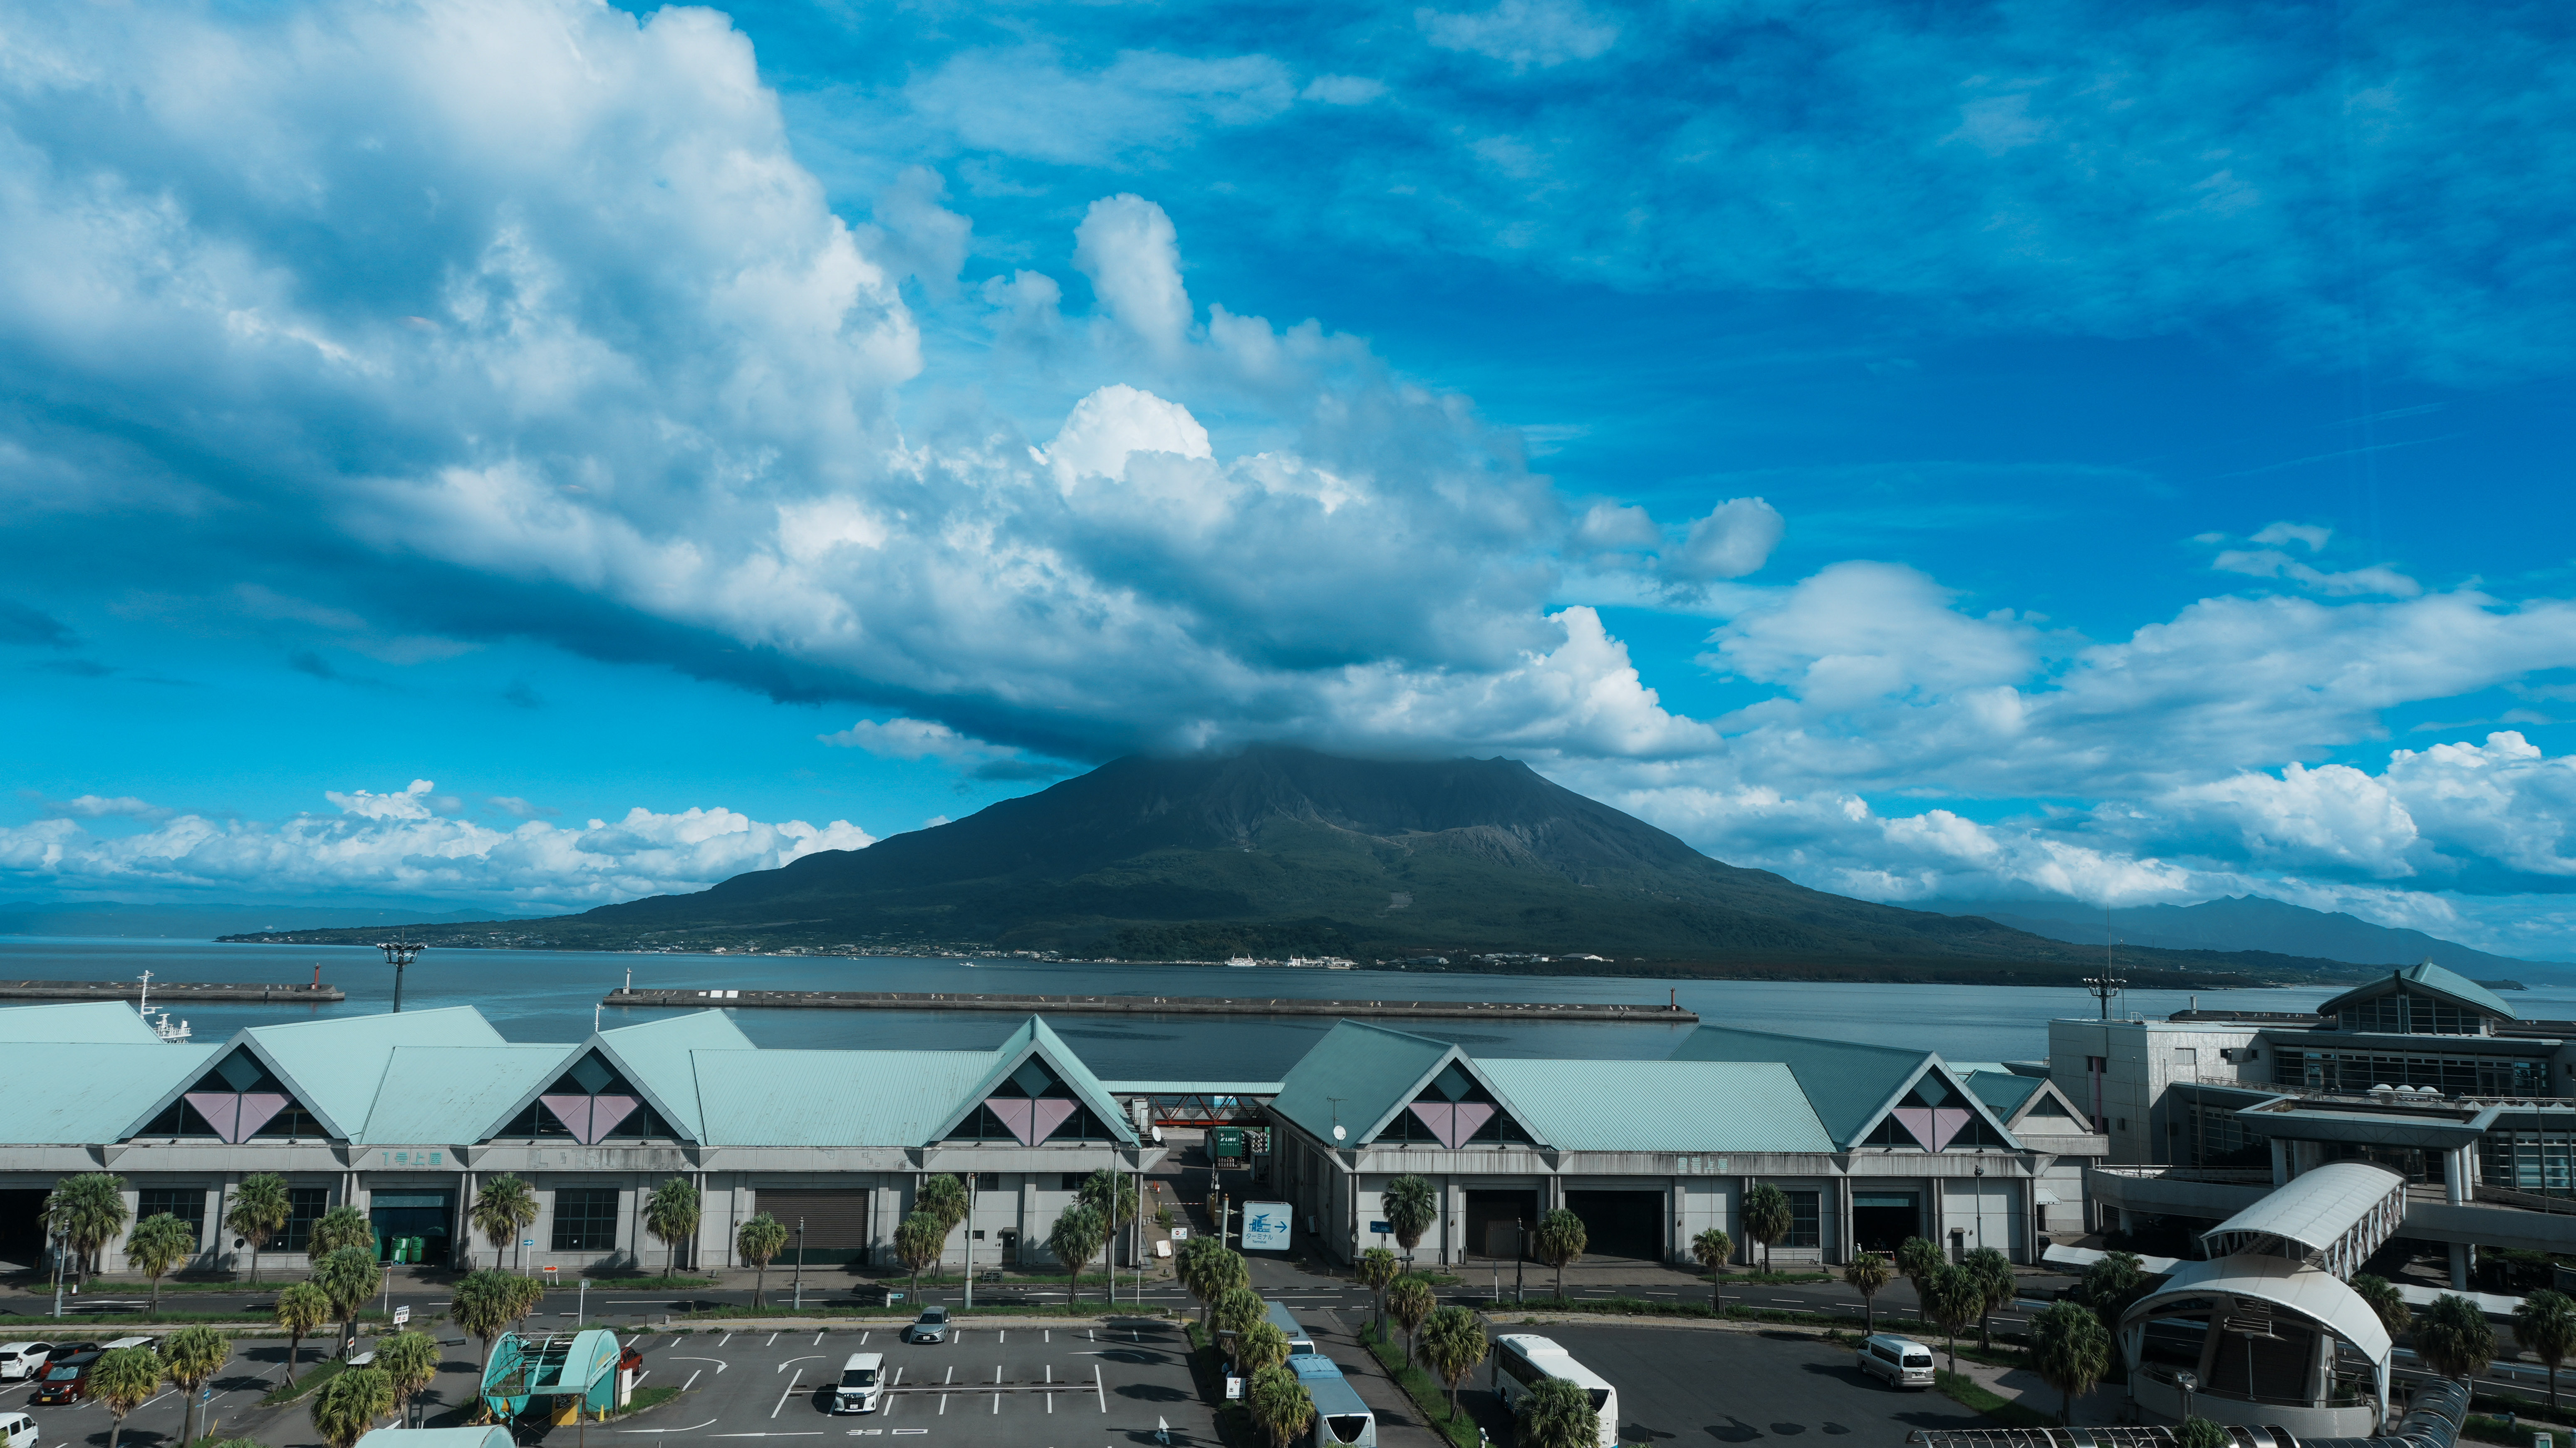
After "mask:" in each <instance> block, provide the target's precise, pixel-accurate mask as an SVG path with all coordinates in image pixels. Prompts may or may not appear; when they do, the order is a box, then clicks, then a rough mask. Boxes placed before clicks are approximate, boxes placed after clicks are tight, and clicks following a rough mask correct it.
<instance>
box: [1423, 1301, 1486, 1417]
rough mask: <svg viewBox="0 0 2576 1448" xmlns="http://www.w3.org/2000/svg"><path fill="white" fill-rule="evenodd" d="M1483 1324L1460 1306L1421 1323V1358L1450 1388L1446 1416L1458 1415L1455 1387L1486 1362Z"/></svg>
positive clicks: (1449, 1308) (1436, 1313) (1434, 1314)
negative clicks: (1426, 1360)
mask: <svg viewBox="0 0 2576 1448" xmlns="http://www.w3.org/2000/svg"><path fill="white" fill-rule="evenodd" d="M1485 1349H1486V1343H1485V1325H1484V1324H1483V1323H1481V1322H1478V1321H1477V1320H1476V1314H1474V1313H1472V1312H1469V1311H1468V1310H1467V1309H1465V1308H1463V1307H1455V1306H1452V1307H1444V1308H1442V1309H1440V1310H1439V1311H1438V1312H1435V1313H1433V1314H1431V1318H1430V1320H1429V1321H1427V1322H1425V1323H1423V1324H1422V1355H1423V1356H1424V1357H1425V1358H1427V1359H1429V1360H1430V1363H1431V1370H1432V1371H1433V1372H1435V1373H1438V1374H1439V1375H1440V1381H1441V1382H1443V1383H1445V1384H1447V1385H1448V1388H1449V1416H1450V1417H1451V1418H1456V1417H1457V1416H1458V1384H1459V1383H1460V1382H1462V1381H1464V1380H1465V1379H1466V1376H1467V1374H1468V1373H1469V1372H1470V1371H1472V1370H1473V1369H1474V1368H1475V1366H1476V1364H1478V1363H1480V1362H1483V1361H1484V1360H1485Z"/></svg>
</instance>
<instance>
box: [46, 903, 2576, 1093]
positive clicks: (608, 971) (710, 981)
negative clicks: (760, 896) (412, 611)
mask: <svg viewBox="0 0 2576 1448" xmlns="http://www.w3.org/2000/svg"><path fill="white" fill-rule="evenodd" d="M316 967H319V973H320V977H321V979H322V980H323V981H324V982H325V983H327V984H330V985H335V986H338V987H339V988H340V989H342V990H343V991H346V992H347V993H348V997H349V999H348V1000H347V1001H346V1002H345V1003H343V1004H340V1005H336V1006H333V1005H303V1006H296V1005H281V1006H261V1005H206V1006H200V1005H191V1006H189V1007H187V1008H186V1010H185V1011H184V1012H183V1013H182V1014H184V1015H185V1017H186V1018H187V1019H188V1020H189V1022H190V1024H191V1026H192V1027H193V1029H194V1030H195V1032H196V1039H197V1040H199V1041H218V1040H221V1039H223V1038H224V1037H226V1036H228V1035H230V1034H231V1033H232V1032H234V1031H236V1030H239V1029H241V1028H242V1027H244V1026H252V1025H269V1024H277V1023H282V1022H286V1021H297V1020H310V1019H316V1018H322V1017H331V1016H344V1015H366V1014H375V1013H378V1012H382V1011H385V1010H388V1009H390V1008H391V1006H392V1003H393V972H392V970H391V969H390V968H389V967H387V966H386V964H385V962H384V957H383V956H382V954H380V953H379V952H377V951H374V950H370V949H366V948H363V947H356V946H312V945H291V946H290V945H249V944H240V945H225V944H214V943H211V942H206V941H195V940H149V939H133V938H114V939H108V938H98V939H88V938H71V937H43V936H15V937H0V979H10V980H30V979H33V980H132V979H134V978H135V977H136V976H138V975H140V974H141V973H142V972H144V971H145V970H150V971H151V972H152V975H153V979H155V980H172V981H228V982H244V983H276V984H302V983H305V982H308V981H310V980H312V979H313V978H314V975H315V971H316ZM630 972H631V973H632V979H633V981H634V984H635V985H636V986H637V987H638V988H652V989H665V990H707V989H719V988H721V989H735V990H883V991H949V992H988V993H1013V994H1016V993H1029V994H1047V995H1065V994H1104V995H1209V996H1225V997H1232V998H1237V999H1240V998H1245V997H1253V998H1270V997H1278V998H1295V999H1338V1000H1370V999H1375V1000H1469V1001H1495V1002H1504V1001H1616V1002H1632V1003H1641V1004H1646V1003H1651V1004H1663V1003H1665V1002H1666V1001H1668V1000H1669V1001H1674V1002H1678V1003H1679V1004H1681V1005H1683V1006H1686V1007H1688V1008H1689V1009H1691V1010H1693V1011H1696V1012H1698V1013H1699V1015H1700V1017H1701V1019H1702V1020H1704V1021H1706V1022H1708V1023H1710V1024H1722V1025H1730V1026H1739V1027H1743V1028H1746V1029H1751V1030H1762V1031H1778V1032H1782V1033H1785V1034H1789V1035H1800V1036H1821V1037H1826V1038H1829V1039H1834V1040H1844V1041H1860V1042H1865V1043H1869V1044H1874V1045H1886V1046H1903V1047H1907V1048H1911V1049H1918V1050H1931V1051H1938V1052H1940V1053H1941V1054H1942V1055H1943V1056H1944V1057H1947V1058H1948V1059H1951V1060H1954V1061H1996V1060H2031V1059H2038V1058H2041V1057H2044V1056H2045V1055H2046V1054H2047V1049H2048V1022H2049V1021H2050V1020H2052V1019H2055V1018H2059V1017H2079V1016H2080V1017H2089V1016H2093V1015H2095V1014H2096V1013H2097V1010H2098V1007H2097V1005H2096V1003H2095V1002H2094V1001H2093V999H2092V998H2091V997H2090V996H2088V995H2086V994H2085V993H2084V992H2083V991H2081V990H2075V989H2058V988H2045V987H2024V986H1973V985H1913V984H1858V985H1855V984H1818V983H1810V982H1803V981H1760V980H1691V981H1670V980H1648V979H1641V978H1636V977H1622V976H1519V975H1470V974H1464V973H1450V972H1412V971H1356V970H1355V971H1321V970H1286V969H1275V968H1264V969H1257V970H1244V969H1231V968H1228V967H1224V966H1174V965H1094V964H1081V963H1057V962H1041V961H1028V960H1007V959H1003V960H993V959H975V960H964V959H925V958H920V957H911V956H862V957H858V958H856V959H850V958H841V957H815V956H739V955H660V954H651V955H645V954H619V953H606V952H585V951H501V950H430V951H425V952H423V953H422V954H421V956H420V958H419V960H418V961H417V962H415V963H414V964H413V965H412V967H411V968H410V970H409V971H408V972H407V973H406V975H405V977H404V985H403V1007H404V1009H405V1010H406V1011H417V1010H429V1009H433V1008H437V1007H443V1006H464V1005H470V1006H473V1007H475V1008H477V1009H478V1010H480V1011H482V1012H483V1014H484V1016H485V1017H486V1018H488V1019H489V1020H490V1021H491V1022H492V1024H493V1025H494V1026H495V1027H496V1028H497V1029H499V1030H500V1032H501V1033H502V1034H503V1035H504V1036H507V1037H509V1038H510V1039H512V1040H517V1041H575V1040H579V1039H580V1038H581V1037H582V1036H584V1035H585V1034H587V1033H588V1032H589V1030H590V1028H591V1024H592V1021H593V1013H594V1010H595V1009H596V1008H597V1007H598V1005H599V1001H600V997H601V996H602V995H604V994H606V993H607V992H608V991H609V990H611V989H613V988H615V987H616V986H618V985H620V984H622V983H624V982H625V981H626V980H627V979H628V978H629V973H630ZM2332 994H2334V990H2333V989H2331V988H2311V989H2279V990H2245V991H2225V992H2208V991H2203V992H2200V993H2198V996H2197V1000H2198V1003H2199V1004H2200V1005H2201V1006H2202V1007H2203V1008H2205V1009H2207V1008H2220V1007H2225V1008H2233V1009H2243V1010H2271V1011H2296V1010H2307V1009H2311V1008H2313V1007H2314V1006H2315V1005H2316V1004H2317V1003H2318V1002H2319V1001H2322V1000H2324V999H2325V998H2326V997H2328V996H2329V995H2332ZM2192 999H2193V997H2192V996H2191V995H2188V994H2186V993H2184V992H2179V991H2133V992H2130V993H2129V994H2128V995H2127V996H2125V997H2123V998H2122V1000H2121V1001H2120V1002H2119V1004H2118V1007H2117V1009H2118V1010H2119V1013H2121V1014H2124V1015H2137V1016H2144V1017H2147V1018H2150V1019H2153V1018H2160V1017H2162V1016H2164V1015H2166V1014H2168V1013H2170V1012H2172V1011H2176V1010H2181V1009H2183V1008H2185V1006H2186V1005H2187V1004H2189V1003H2190V1001H2191V1000H2192ZM2509 999H2510V1000H2511V1001H2512V1002H2513V1003H2514V1005H2515V1006H2516V1007H2517V1008H2518V1009H2519V1010H2520V1012H2521V1014H2523V1015H2524V1016H2526V1017H2547V1018H2551V1019H2567V1018H2570V1017H2576V987H2559V988H2550V989H2534V990H2531V991H2525V992H2516V993H2514V994H2512V995H2511V996H2509ZM668 1014H671V1012H668V1011H659V1010H654V1011H646V1010H620V1009H609V1010H603V1011H598V1013H597V1020H598V1023H599V1024H600V1025H602V1026H609V1027H613V1026H619V1025H629V1024H634V1023H637V1022H640V1021H643V1020H647V1019H653V1018H656V1017H659V1016H663V1015H668ZM734 1019H735V1020H736V1021H737V1022H738V1023H739V1024H740V1025H741V1027H742V1030H743V1032H744V1034H745V1035H748V1036H749V1037H750V1038H751V1039H752V1040H754V1041H756V1042H758V1043H759V1044H761V1045H764V1046H801V1047H839V1048H874V1049H885V1048H898V1047H899V1048H906V1049H914V1050H939V1049H980V1048H988V1047H990V1046H992V1045H994V1044H995V1043H997V1042H999V1041H1000V1040H1001V1039H1002V1038H1003V1037H1004V1036H1005V1035H1007V1034H1008V1033H1009V1032H1010V1031H1011V1030H1012V1029H1013V1028H1014V1027H1015V1026H1017V1025H1018V1023H1019V1019H1020V1018H1019V1017H1017V1016H1013V1015H1006V1014H998V1013H988V1012H969V1011H839V1010H819V1011H796V1010H766V1009H763V1010H740V1011H736V1012H735V1013H734ZM1050 1024H1051V1025H1053V1026H1054V1027H1055V1029H1056V1031H1057V1032H1058V1033H1059V1034H1061V1035H1063V1036H1064V1037H1065V1038H1066V1039H1067V1040H1068V1041H1071V1042H1072V1043H1073V1044H1074V1046H1075V1048H1076V1049H1077V1050H1079V1051H1080V1052H1081V1053H1082V1055H1083V1057H1084V1059H1085V1060H1087V1061H1089V1062H1090V1063H1091V1065H1092V1068H1093V1069H1094V1070H1096V1071H1097V1072H1099V1073H1100V1074H1101V1075H1102V1076H1103V1077H1106V1078H1109V1079H1112V1080H1234V1081H1241V1080H1275V1079H1277V1078H1278V1077H1279V1076H1280V1075H1282V1074H1283V1073H1285V1072H1286V1071H1287V1069H1288V1067H1289V1066H1290V1065H1292V1064H1294V1063H1295V1062H1296V1060H1297V1059H1298V1057H1300V1056H1301V1055H1303V1054H1304V1053H1305V1051H1306V1050H1307V1048H1308V1047H1310V1046H1312V1045H1313V1044H1314V1043H1315V1042H1316V1041H1317V1040H1318V1039H1320V1038H1321V1037H1322V1036H1323V1034H1324V1032H1326V1031H1328V1030H1330V1029H1331V1028H1332V1025H1333V1022H1332V1020H1331V1019H1329V1018H1324V1017H1296V1016H1261V1015H1249V1016H1244V1017H1239V1018H1234V1017H1228V1018H1218V1019H1210V1018H1206V1017H1174V1016H1151V1015H1137V1016H1099V1015H1061V1016H1056V1017H1053V1018H1052V1019H1051V1020H1050ZM1399 1024H1400V1028H1401V1029H1404V1030H1407V1031H1412V1032H1414V1033H1416V1034H1419V1035H1425V1036H1431V1037H1435V1038H1438V1039H1442V1040H1451V1041H1456V1042H1458V1043H1459V1044H1461V1045H1463V1046H1465V1047H1466V1048H1467V1049H1468V1050H1469V1051H1471V1052H1474V1053H1477V1054H1480V1055H1490V1056H1566V1057H1578V1058H1582V1057H1591V1058H1628V1059H1643V1058H1654V1057H1661V1056H1664V1055H1667V1054H1669V1053H1670V1052H1671V1051H1672V1049H1673V1047H1674V1046H1675V1045H1676V1044H1678V1043H1679V1041H1680V1040H1681V1038H1682V1037H1683V1036H1684V1035H1685V1034H1687V1033H1688V1031H1689V1027H1687V1026H1682V1025H1657V1024H1643V1025H1640V1024H1592V1023H1582V1022H1531V1023H1526V1024H1524V1023H1517V1022H1515V1023H1508V1024H1490V1023H1487V1022H1483V1021H1454V1022H1453V1021H1406V1022H1401V1023H1399Z"/></svg>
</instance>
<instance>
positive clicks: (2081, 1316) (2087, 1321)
mask: <svg viewBox="0 0 2576 1448" xmlns="http://www.w3.org/2000/svg"><path fill="white" fill-rule="evenodd" d="M2030 1362H2031V1366H2032V1367H2033V1368H2034V1369H2036V1370H2037V1371H2038V1373H2039V1376H2040V1380H2041V1381H2043V1382H2045V1383H2047V1384H2048V1385H2049V1386H2050V1387H2052V1388H2055V1389H2057V1391H2058V1392H2059V1393H2061V1394H2063V1395H2064V1402H2063V1404H2062V1406H2061V1407H2060V1409H2059V1411H2058V1414H2057V1419H2058V1421H2059V1422H2060V1423H2062V1424H2064V1425H2065V1426H2067V1427H2069V1428H2072V1427H2074V1426H2075V1400H2076V1399H2077V1398H2080V1397H2083V1396H2084V1395H2085V1394H2086V1393H2089V1392H2091V1391H2093V1388H2094V1385H2095V1384H2097V1383H2099V1382H2101V1381H2102V1378H2103V1375H2104V1374H2106V1373H2108V1372H2110V1371H2111V1334H2109V1333H2107V1332H2105V1331H2103V1330H2102V1319H2100V1318H2098V1317H2095V1316H2094V1315H2093V1314H2092V1313H2091V1312H2089V1311H2087V1310H2085V1309H2084V1308H2083V1307H2082V1306H2080V1305H2078V1304H2076V1303H2072V1302H2065V1301H2058V1302H2052V1303H2050V1304H2049V1305H2048V1307H2047V1308H2046V1309H2045V1310H2044V1311H2042V1312H2040V1313H2038V1314H2037V1315H2036V1316H2034V1317H2032V1318H2031V1320H2030Z"/></svg>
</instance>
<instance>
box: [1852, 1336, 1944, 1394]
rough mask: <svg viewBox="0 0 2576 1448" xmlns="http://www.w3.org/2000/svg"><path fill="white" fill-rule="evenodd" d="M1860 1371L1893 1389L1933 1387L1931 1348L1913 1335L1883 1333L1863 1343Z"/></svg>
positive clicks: (1861, 1346)
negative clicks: (1916, 1339)
mask: <svg viewBox="0 0 2576 1448" xmlns="http://www.w3.org/2000/svg"><path fill="white" fill-rule="evenodd" d="M1860 1370H1861V1371H1862V1372H1865V1373H1869V1374H1872V1375H1874V1376H1877V1377H1880V1378H1884V1379H1886V1380H1887V1385H1888V1386H1889V1387H1891V1388H1928V1387H1930V1386H1932V1349H1930V1348H1928V1347H1925V1346H1924V1345H1923V1344H1921V1343H1919V1342H1916V1341H1915V1340H1914V1339H1912V1338H1910V1337H1898V1336H1897V1335H1896V1334H1894V1333H1892V1332H1882V1333H1880V1334H1878V1335H1877V1336H1876V1337H1873V1338H1871V1339H1869V1340H1868V1341H1866V1342H1864V1343H1862V1344H1861V1345H1860Z"/></svg>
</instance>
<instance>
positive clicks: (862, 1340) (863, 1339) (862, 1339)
mask: <svg viewBox="0 0 2576 1448" xmlns="http://www.w3.org/2000/svg"><path fill="white" fill-rule="evenodd" d="M867 1345H868V1335H867V1334H866V1333H864V1332H863V1333H860V1334H859V1346H861V1347H866V1346H867Z"/></svg>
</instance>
